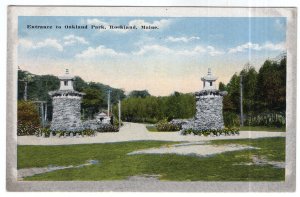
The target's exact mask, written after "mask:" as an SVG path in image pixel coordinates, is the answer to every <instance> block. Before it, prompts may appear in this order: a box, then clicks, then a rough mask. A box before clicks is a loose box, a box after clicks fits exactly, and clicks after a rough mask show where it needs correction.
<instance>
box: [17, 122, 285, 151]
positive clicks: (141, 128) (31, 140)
mask: <svg viewBox="0 0 300 197" xmlns="http://www.w3.org/2000/svg"><path fill="white" fill-rule="evenodd" d="M264 137H285V132H267V131H240V135H234V136H218V137H210V136H208V137H204V136H194V135H187V136H184V135H181V134H180V132H149V131H148V130H147V128H146V125H145V124H140V123H129V122H125V123H124V126H122V127H121V128H120V131H119V132H116V133H97V136H95V137H65V138H64V137H60V138H58V137H51V138H43V137H36V136H18V137H17V143H18V144H19V145H67V144H92V143H109V142H123V141H138V140H159V141H188V142H196V141H210V140H220V139H248V138H250V139H254V138H264Z"/></svg>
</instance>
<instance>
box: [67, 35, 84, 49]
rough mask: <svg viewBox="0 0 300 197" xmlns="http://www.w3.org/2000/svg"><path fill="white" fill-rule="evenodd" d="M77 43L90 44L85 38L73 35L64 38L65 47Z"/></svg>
mask: <svg viewBox="0 0 300 197" xmlns="http://www.w3.org/2000/svg"><path fill="white" fill-rule="evenodd" d="M75 43H80V44H89V43H88V42H87V41H86V40H85V38H84V37H80V36H75V35H73V34H71V35H68V36H65V37H64V45H66V46H69V45H73V44H75Z"/></svg>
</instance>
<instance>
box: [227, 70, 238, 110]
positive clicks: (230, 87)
mask: <svg viewBox="0 0 300 197" xmlns="http://www.w3.org/2000/svg"><path fill="white" fill-rule="evenodd" d="M226 87H227V91H228V97H229V98H230V100H231V102H232V107H233V110H234V111H235V112H236V113H239V110H240V107H239V105H240V77H239V76H238V75H237V74H236V73H235V74H234V75H233V76H232V77H231V79H230V81H229V83H228V84H227V86H226Z"/></svg>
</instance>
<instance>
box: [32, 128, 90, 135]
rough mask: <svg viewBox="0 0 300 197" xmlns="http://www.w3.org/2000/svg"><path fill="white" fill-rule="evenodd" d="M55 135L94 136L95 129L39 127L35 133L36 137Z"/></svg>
mask: <svg viewBox="0 0 300 197" xmlns="http://www.w3.org/2000/svg"><path fill="white" fill-rule="evenodd" d="M51 133H52V135H53V136H57V137H64V136H74V137H75V136H76V135H77V136H82V137H84V136H95V135H96V131H94V130H91V129H85V130H82V131H51V130H50V129H49V128H40V129H38V130H37V132H36V133H35V135H36V136H37V137H40V136H44V137H50V135H51Z"/></svg>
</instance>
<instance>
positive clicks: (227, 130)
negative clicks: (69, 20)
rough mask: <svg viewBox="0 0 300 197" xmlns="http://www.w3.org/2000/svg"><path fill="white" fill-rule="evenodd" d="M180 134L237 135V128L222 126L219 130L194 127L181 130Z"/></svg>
mask: <svg viewBox="0 0 300 197" xmlns="http://www.w3.org/2000/svg"><path fill="white" fill-rule="evenodd" d="M181 134H182V135H188V134H194V135H200V136H209V135H214V136H220V135H239V134H240V132H239V128H234V127H233V128H224V129H219V130H212V129H211V130H195V129H186V130H183V131H182V132H181Z"/></svg>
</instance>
